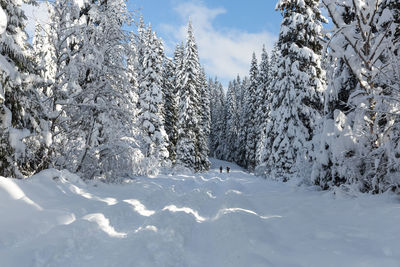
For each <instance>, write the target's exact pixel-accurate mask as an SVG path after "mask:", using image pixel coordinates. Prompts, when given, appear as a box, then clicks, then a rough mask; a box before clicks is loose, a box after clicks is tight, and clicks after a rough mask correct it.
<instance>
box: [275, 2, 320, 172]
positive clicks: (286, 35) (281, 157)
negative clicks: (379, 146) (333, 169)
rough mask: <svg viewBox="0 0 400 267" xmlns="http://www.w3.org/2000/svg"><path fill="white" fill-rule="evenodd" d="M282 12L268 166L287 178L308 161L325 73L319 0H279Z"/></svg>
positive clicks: (318, 113)
mask: <svg viewBox="0 0 400 267" xmlns="http://www.w3.org/2000/svg"><path fill="white" fill-rule="evenodd" d="M277 9H279V10H281V12H282V14H283V17H284V18H283V22H282V26H281V32H280V35H279V41H278V47H279V50H280V58H279V60H278V67H279V70H278V72H277V74H278V76H277V77H276V80H275V81H274V83H273V85H272V86H273V87H275V90H276V91H277V94H276V95H274V99H273V100H272V112H271V123H272V125H273V126H272V129H271V130H272V131H273V133H271V135H272V136H274V137H275V138H274V140H273V143H272V151H271V155H270V156H269V159H268V163H267V167H268V168H269V170H268V171H269V172H270V173H271V175H272V176H274V177H275V178H277V179H283V180H286V179H288V178H289V176H291V175H292V174H293V173H295V172H296V171H298V170H299V167H300V166H303V167H302V168H303V169H306V168H307V166H304V165H307V164H310V162H311V159H312V156H313V153H314V152H313V150H314V147H313V145H312V142H311V141H312V139H313V137H314V135H315V130H316V127H317V121H318V120H319V119H320V117H321V113H322V103H323V102H322V93H323V91H324V89H325V88H324V87H325V85H324V84H325V77H324V74H325V72H324V71H323V69H322V66H321V60H322V55H321V54H322V48H323V47H322V45H321V41H320V40H321V38H322V33H321V29H322V27H321V23H322V22H323V21H325V20H324V18H323V17H322V15H321V11H320V10H319V1H317V0H310V1H305V0H301V1H295V0H281V1H279V2H278V4H277Z"/></svg>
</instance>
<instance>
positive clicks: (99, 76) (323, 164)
mask: <svg viewBox="0 0 400 267" xmlns="http://www.w3.org/2000/svg"><path fill="white" fill-rule="evenodd" d="M23 2H25V3H27V4H36V1H34V0H24V1H23ZM0 6H1V8H2V10H4V12H1V13H2V14H1V25H0V27H2V28H4V27H5V26H6V28H5V32H3V33H0V63H1V70H0V121H1V123H0V175H3V176H9V177H18V178H23V177H27V176H30V175H32V174H34V173H36V172H38V171H40V170H43V169H45V168H49V167H55V168H66V169H68V170H70V171H72V172H75V173H79V174H81V175H82V176H83V177H84V178H86V179H94V178H100V179H105V180H112V179H115V178H119V177H124V176H129V175H132V174H151V173H155V172H158V171H159V170H160V169H161V168H163V167H171V166H180V167H184V168H189V169H192V170H194V171H206V170H208V168H209V167H210V162H209V161H208V156H209V155H211V156H214V157H217V158H219V159H224V160H228V161H234V162H237V163H238V164H239V165H241V166H243V167H245V168H247V169H249V170H252V171H256V172H257V173H258V174H261V175H264V176H266V177H273V178H274V179H279V180H283V181H286V180H288V179H290V178H292V177H308V180H309V181H310V182H311V183H312V184H315V185H318V186H320V187H321V188H323V189H328V188H332V187H335V186H346V185H354V184H355V185H357V186H358V189H359V190H361V191H362V192H372V193H381V192H385V191H388V190H393V191H399V186H400V165H399V164H400V145H399V141H400V134H399V133H400V116H399V115H400V112H399V107H400V103H399V99H400V63H399V62H400V60H399V57H400V55H399V53H400V40H399V38H400V3H399V2H398V1H397V0H359V1H352V0H340V1H339V0H279V1H278V4H277V9H278V10H280V11H281V13H282V15H283V22H282V26H281V31H280V34H279V40H278V41H277V43H276V44H275V47H274V49H273V51H271V53H270V55H268V53H267V51H266V49H265V48H264V49H263V52H262V55H261V61H260V63H258V62H257V57H256V55H255V54H253V58H252V61H251V67H250V72H249V76H248V77H244V78H240V77H239V76H238V77H237V78H236V79H235V80H233V81H232V82H230V83H229V86H228V89H227V92H225V91H224V89H223V87H222V85H221V83H220V82H218V80H216V79H215V80H209V81H207V79H206V75H205V73H204V70H203V69H202V67H201V65H200V63H199V55H198V49H197V45H196V42H195V38H194V34H193V29H192V26H191V24H190V23H189V27H188V36H187V40H186V44H180V45H177V47H176V50H175V53H174V56H173V58H172V59H171V58H168V57H166V56H165V54H164V48H163V43H162V41H161V40H160V39H159V38H158V37H157V35H156V33H155V32H154V31H152V29H151V27H150V25H149V26H145V24H144V22H143V20H142V19H140V21H139V22H138V29H137V32H136V33H134V32H129V31H127V30H126V26H127V25H133V22H134V21H133V17H132V14H131V13H130V12H129V11H128V10H127V8H126V2H125V0H114V1H107V0H91V1H77V0H55V1H52V2H50V3H48V10H49V22H48V23H46V24H44V25H39V24H38V25H37V26H36V33H35V36H34V39H33V42H32V45H31V44H30V43H29V42H28V37H27V34H26V32H25V22H26V17H25V15H24V12H23V11H22V9H21V6H20V3H18V2H16V1H14V0H0ZM321 8H325V10H326V11H327V13H328V14H329V17H330V21H331V23H330V25H333V27H332V29H330V30H329V31H327V30H324V29H323V24H324V23H326V22H327V20H326V19H325V18H324V17H323V16H322V12H321ZM2 10H0V11H2ZM4 13H5V14H6V18H7V22H8V23H7V24H5V23H4ZM3 26H4V27H3ZM310 174H311V175H310Z"/></svg>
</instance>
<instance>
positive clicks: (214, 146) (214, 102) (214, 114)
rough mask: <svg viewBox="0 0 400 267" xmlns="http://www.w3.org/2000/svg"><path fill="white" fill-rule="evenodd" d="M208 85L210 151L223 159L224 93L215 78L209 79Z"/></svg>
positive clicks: (224, 137)
mask: <svg viewBox="0 0 400 267" xmlns="http://www.w3.org/2000/svg"><path fill="white" fill-rule="evenodd" d="M208 84H209V87H210V114H211V130H210V152H211V156H212V157H215V158H217V159H225V153H224V151H225V139H226V133H225V132H226V125H225V124H226V123H225V122H226V111H225V94H224V89H223V86H222V84H221V83H220V82H219V81H218V80H217V79H215V80H211V79H210V80H209V82H208Z"/></svg>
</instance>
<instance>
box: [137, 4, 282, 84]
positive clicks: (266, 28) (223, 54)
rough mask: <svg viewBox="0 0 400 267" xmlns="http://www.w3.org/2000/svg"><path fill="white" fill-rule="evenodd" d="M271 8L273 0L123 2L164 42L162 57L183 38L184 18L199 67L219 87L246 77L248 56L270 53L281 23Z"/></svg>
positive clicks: (184, 33) (278, 16)
mask: <svg viewBox="0 0 400 267" xmlns="http://www.w3.org/2000/svg"><path fill="white" fill-rule="evenodd" d="M246 2H248V3H246ZM275 5H276V1H275V0H251V1H243V0H241V1H239V0H203V1H201V0H162V1H161V0H130V1H129V9H130V10H140V13H141V14H143V17H144V20H145V22H146V23H151V25H152V28H153V29H154V30H155V31H156V32H157V34H158V35H159V36H160V37H161V38H162V39H163V40H164V43H165V50H166V52H167V54H168V55H171V53H172V51H173V49H174V47H175V44H176V43H177V42H180V41H182V40H184V39H185V35H186V32H185V30H186V25H187V22H188V19H189V17H190V18H191V20H192V23H193V27H194V31H195V36H196V40H197V43H198V46H199V54H200V59H201V63H202V64H203V65H204V67H205V69H206V72H207V74H208V75H209V76H212V77H214V76H218V78H219V79H220V80H221V81H222V82H223V83H224V84H225V85H226V84H227V83H228V81H229V80H232V79H234V77H236V75H237V74H240V75H241V76H244V75H247V73H248V69H249V65H250V59H251V54H252V52H253V51H255V52H256V53H257V56H258V57H259V55H260V53H261V49H262V46H263V44H266V47H267V49H268V50H271V49H272V45H273V43H274V41H275V40H276V38H277V36H278V34H279V29H280V23H281V15H280V13H279V12H277V11H275Z"/></svg>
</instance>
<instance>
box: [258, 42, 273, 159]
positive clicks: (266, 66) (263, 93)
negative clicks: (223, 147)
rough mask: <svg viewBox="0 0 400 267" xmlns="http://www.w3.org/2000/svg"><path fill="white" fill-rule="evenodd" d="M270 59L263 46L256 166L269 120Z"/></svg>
mask: <svg viewBox="0 0 400 267" xmlns="http://www.w3.org/2000/svg"><path fill="white" fill-rule="evenodd" d="M270 67H271V66H270V61H269V56H268V53H267V51H266V49H265V45H264V47H263V52H262V54H261V62H260V66H259V73H258V87H257V102H256V104H255V105H256V115H255V121H256V123H255V125H256V127H257V132H256V138H255V140H256V141H255V143H256V162H255V163H256V164H255V165H256V166H258V165H259V164H260V162H261V159H260V154H261V151H262V150H263V146H262V144H263V142H262V140H263V139H264V138H265V136H266V133H265V132H264V130H265V128H266V126H267V120H268V115H269V104H270V103H269V99H270V97H271V96H270V93H271V92H270V88H269V86H270Z"/></svg>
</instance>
